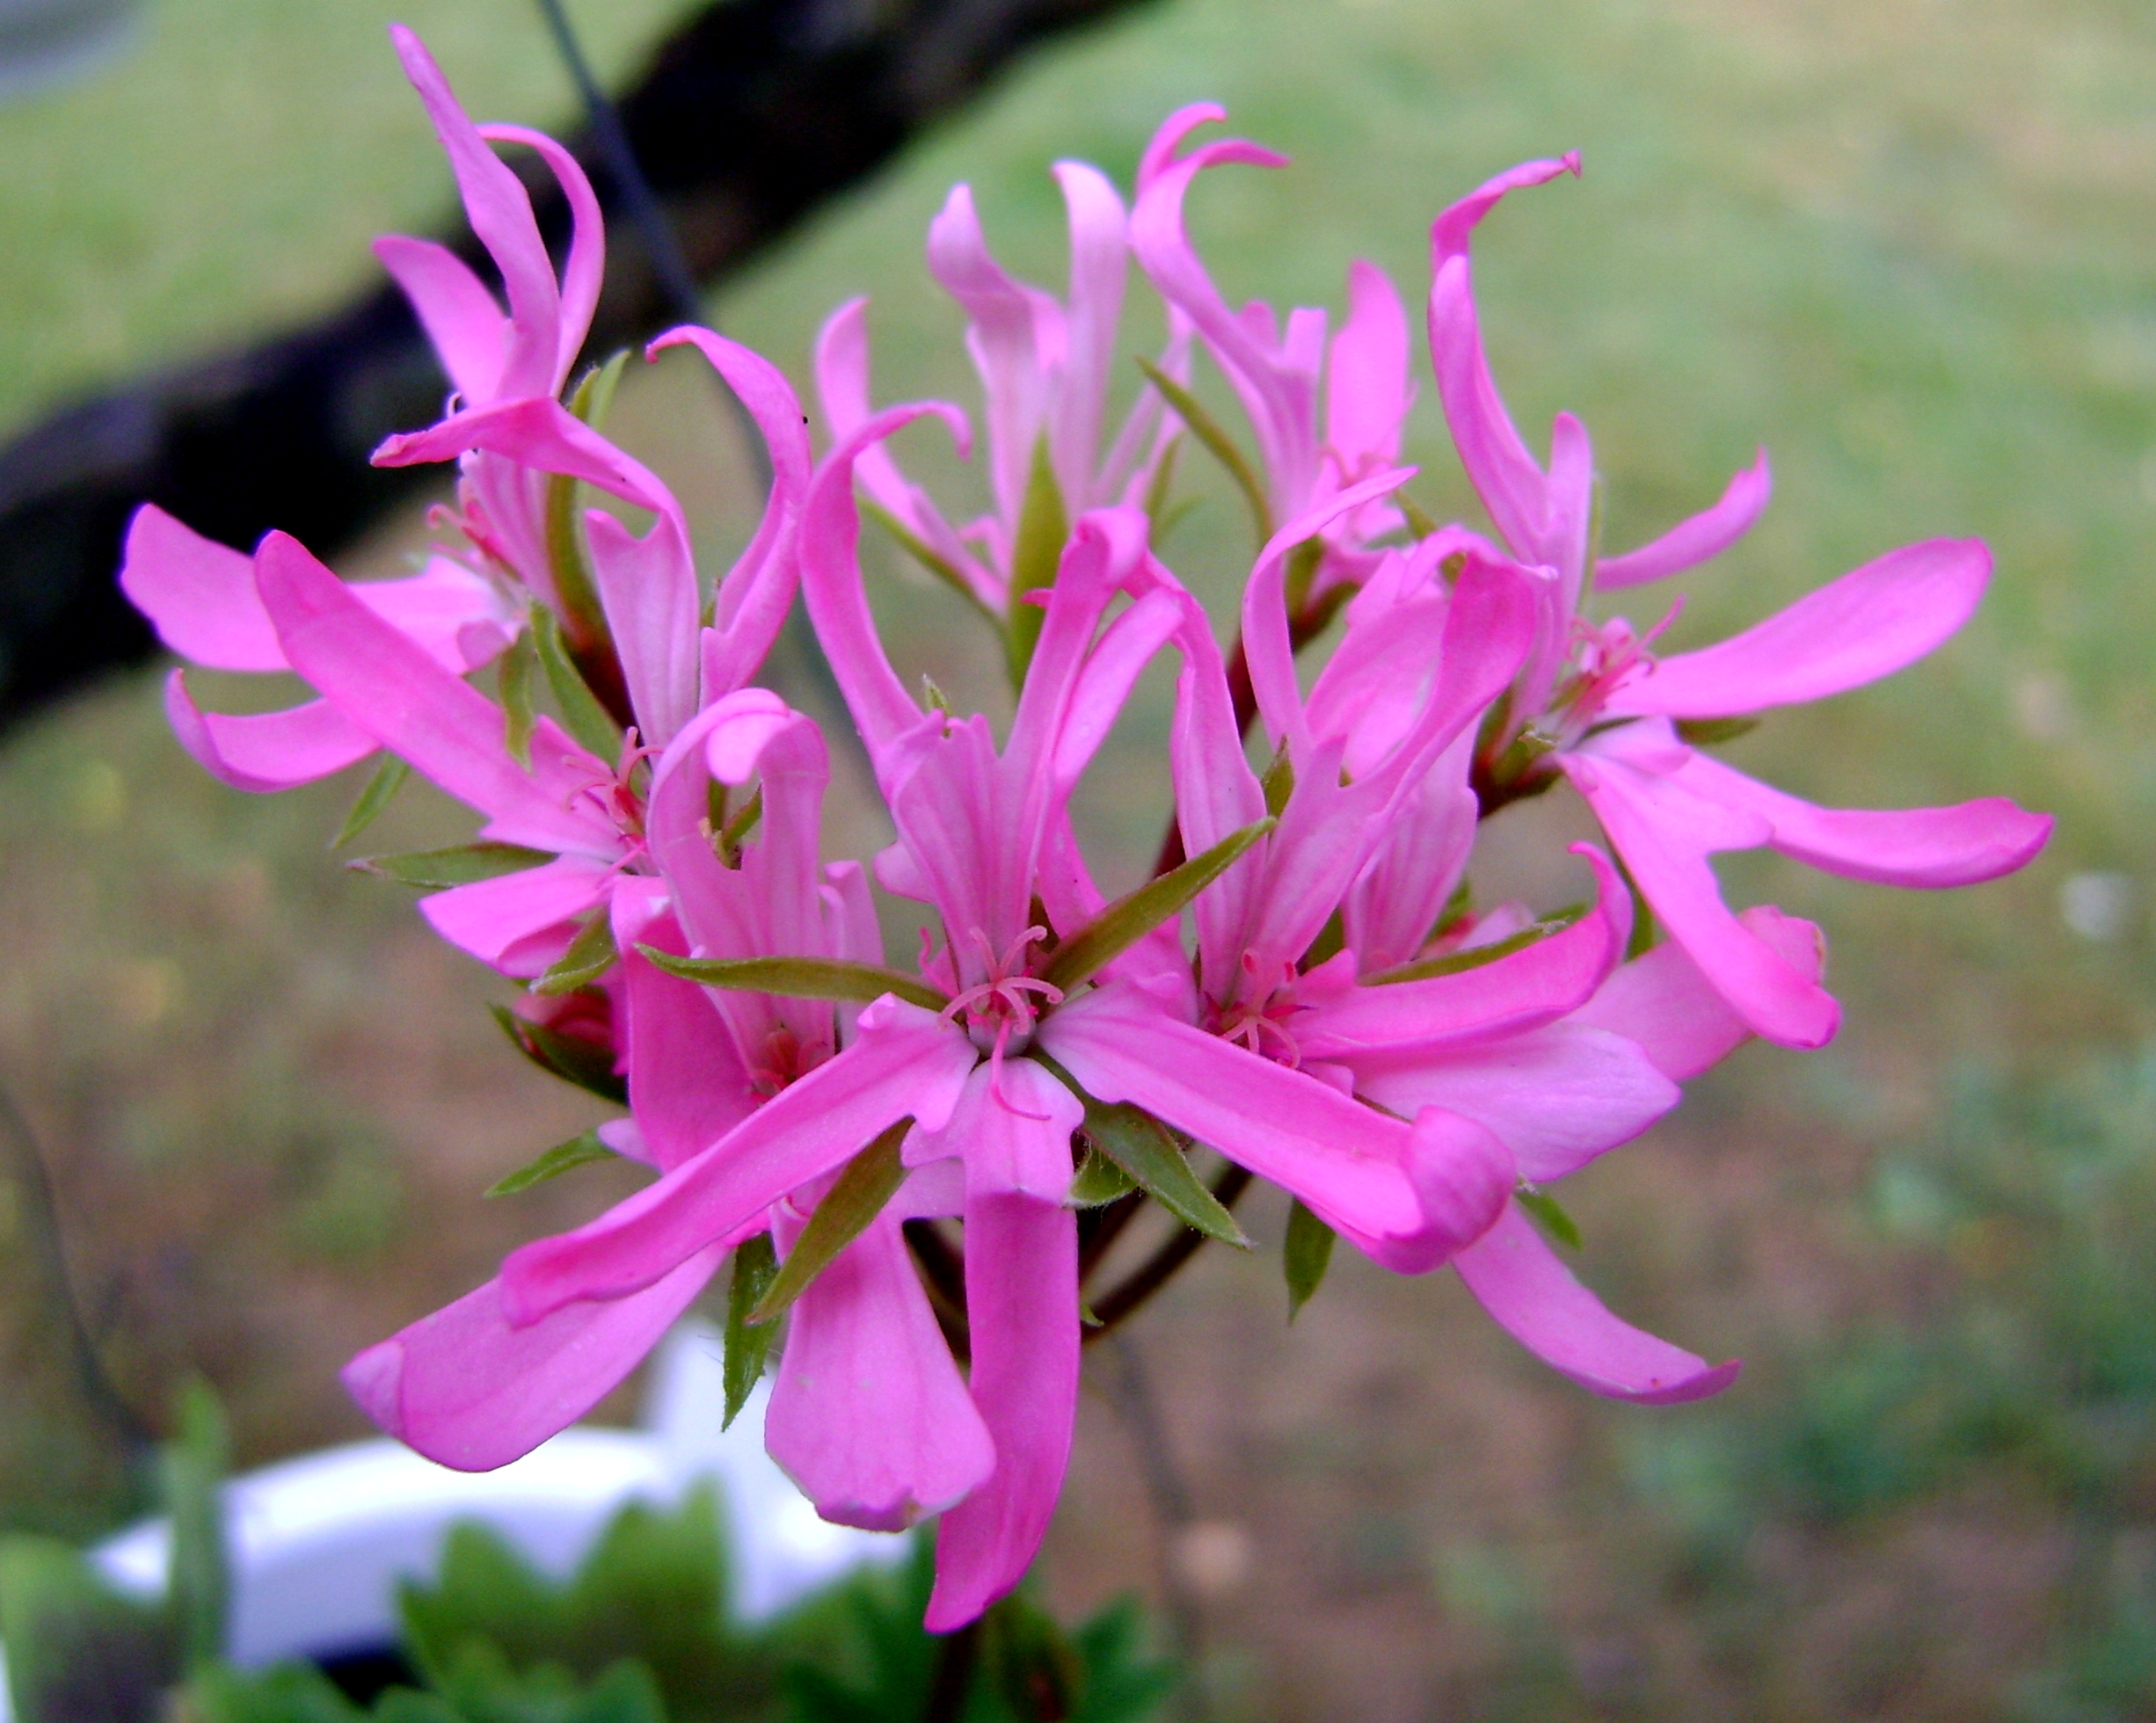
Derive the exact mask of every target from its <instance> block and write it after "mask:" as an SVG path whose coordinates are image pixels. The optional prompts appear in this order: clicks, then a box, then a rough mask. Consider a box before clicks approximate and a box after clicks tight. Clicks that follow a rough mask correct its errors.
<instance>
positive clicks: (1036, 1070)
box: [906, 1059, 1085, 1203]
mask: <svg viewBox="0 0 2156 1723" xmlns="http://www.w3.org/2000/svg"><path fill="white" fill-rule="evenodd" d="M1084 1120H1085V1108H1084V1107H1083V1105H1082V1104H1081V1103H1080V1101H1079V1100H1078V1097H1077V1096H1076V1095H1074V1094H1072V1093H1071V1092H1070V1091H1069V1090H1068V1089H1067V1088H1066V1087H1064V1086H1063V1085H1062V1084H1060V1083H1059V1082H1058V1081H1056V1080H1055V1079H1054V1078H1053V1077H1052V1076H1050V1075H1049V1074H1048V1072H1047V1071H1046V1069H1045V1067H1044V1066H1042V1065H1040V1064H1039V1063H1038V1061H1037V1060H1034V1059H1005V1060H1003V1061H1002V1069H1001V1070H1000V1071H999V1070H998V1069H997V1066H996V1065H994V1064H993V1063H984V1064H982V1065H977V1066H975V1067H974V1070H973V1073H972V1076H971V1077H969V1078H967V1080H966V1084H965V1094H963V1095H962V1096H961V1097H960V1098H959V1101H958V1106H957V1107H956V1108H955V1109H952V1112H951V1120H950V1123H947V1124H945V1125H944V1126H943V1129H942V1130H921V1131H916V1132H914V1135H913V1136H912V1137H911V1138H909V1139H907V1145H906V1159H907V1165H909V1166H918V1165H923V1164H925V1163H927V1162H929V1161H931V1160H943V1159H955V1160H963V1161H964V1163H965V1183H966V1189H968V1190H971V1191H972V1192H974V1193H976V1194H987V1195H990V1196H994V1195H998V1194H1001V1195H1003V1196H1012V1195H1016V1196H1030V1197H1031V1198H1033V1199H1034V1200H1035V1201H1037V1202H1041V1203H1060V1202H1062V1201H1063V1200H1064V1198H1066V1197H1067V1196H1069V1195H1070V1181H1071V1174H1072V1172H1073V1171H1074V1161H1073V1160H1072V1158H1071V1133H1072V1132H1073V1131H1074V1130H1077V1129H1078V1127H1079V1126H1080V1125H1081V1124H1082V1123H1084Z"/></svg>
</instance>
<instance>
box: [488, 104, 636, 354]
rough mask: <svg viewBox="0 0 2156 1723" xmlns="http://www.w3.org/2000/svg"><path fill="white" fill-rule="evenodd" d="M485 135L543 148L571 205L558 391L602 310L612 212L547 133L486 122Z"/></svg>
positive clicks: (558, 346) (549, 167)
mask: <svg viewBox="0 0 2156 1723" xmlns="http://www.w3.org/2000/svg"><path fill="white" fill-rule="evenodd" d="M479 135H480V136H481V137H483V138H487V139H489V140H491V141H492V142H496V143H521V144H522V145H524V146H525V148H527V149H533V150H535V151H537V152H538V155H539V157H540V159H541V160H542V161H543V162H544V163H545V164H547V171H548V172H550V173H551V174H552V175H553V176H554V178H555V182H556V183H557V185H560V186H561V188H562V196H563V197H564V199H566V200H567V201H568V204H569V257H568V259H567V261H566V262H564V264H563V265H562V278H561V316H560V319H559V328H558V330H557V339H556V342H555V348H554V389H553V391H552V392H553V393H555V394H557V395H558V394H560V393H561V389H562V385H563V384H564V383H565V382H567V381H568V379H569V373H570V371H571V369H572V367H574V366H575V364H576V362H577V355H578V354H579V353H581V352H583V350H584V338H585V336H586V335H587V334H589V333H590V332H591V327H592V314H593V313H594V311H596V310H597V309H599V290H600V287H601V286H602V285H603V283H604V281H605V279H606V273H607V222H606V216H605V214H603V213H602V212H601V209H600V207H599V196H598V193H595V192H594V191H593V190H592V182H591V180H590V178H589V177H588V176H586V173H585V171H584V169H583V167H582V165H581V164H579V162H578V161H577V158H576V157H575V156H572V155H571V154H570V153H569V152H568V151H567V150H566V149H564V148H563V147H562V146H561V145H560V144H558V143H557V142H555V141H554V140H553V139H552V138H550V137H549V136H548V135H547V134H545V133H544V132H535V131H533V130H532V129H531V127H528V126H482V127H479Z"/></svg>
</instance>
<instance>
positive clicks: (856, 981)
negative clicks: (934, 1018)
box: [637, 945, 951, 1011]
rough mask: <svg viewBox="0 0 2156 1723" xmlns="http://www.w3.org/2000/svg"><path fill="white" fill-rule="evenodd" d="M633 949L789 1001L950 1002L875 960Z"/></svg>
mask: <svg viewBox="0 0 2156 1723" xmlns="http://www.w3.org/2000/svg"><path fill="white" fill-rule="evenodd" d="M637 950H638V951H640V952H642V953H643V954H644V956H645V957H647V958H649V959H650V960H651V962H652V963H653V964H655V965H656V966H657V967H659V969H662V970H664V971H666V973H667V974H668V975H677V976H679V977H681V979H682V980H684V981H694V982H695V983H696V984H697V985H699V986H703V987H732V988H734V989H736V990H737V991H739V992H747V993H776V994H778V995H779V996H780V997H781V998H782V999H790V1000H861V1001H862V1002H863V1003H866V1002H867V1001H868V1000H878V999H881V998H882V997H883V996H884V995H885V993H896V994H897V995H898V996H899V997H900V999H902V1000H906V1001H907V1003H908V1004H909V1005H918V1006H920V1007H922V1008H923V1009H924V1010H929V1011H941V1010H942V1009H943V1007H945V1006H947V1005H949V1004H950V1003H951V1001H950V1000H947V999H945V998H944V997H943V994H942V993H940V992H937V991H936V989H935V988H933V987H931V986H929V985H928V983H927V982H925V981H921V980H917V979H916V978H914V977H913V976H910V975H907V974H906V973H905V972H904V971H900V970H892V969H884V968H881V967H879V966H878V965H877V964H875V963H843V962H841V960H839V959H838V958H836V957H739V958H728V957H677V956H674V953H673V952H671V951H661V950H659V949H657V948H656V947H653V946H649V945H639V946H638V947H637Z"/></svg>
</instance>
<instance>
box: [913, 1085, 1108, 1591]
mask: <svg viewBox="0 0 2156 1723" xmlns="http://www.w3.org/2000/svg"><path fill="white" fill-rule="evenodd" d="M1016 1063H1018V1064H1021V1065H1023V1064H1024V1063H1025V1061H1023V1060H1020V1061H1017V1062H1016ZM1044 1076H1045V1073H1044ZM1049 1081H1050V1082H1051V1084H1052V1085H1053V1087H1060V1085H1054V1084H1053V1079H1049ZM1068 1093H1069V1092H1068V1091H1067V1090H1066V1091H1065V1094H1066V1095H1067V1094H1068ZM965 1313H966V1324H967V1329H968V1331H969V1333H970V1334H971V1335H972V1351H973V1370H972V1399H973V1404H974V1405H975V1406H976V1407H979V1408H980V1417H981V1421H982V1422H983V1423H985V1424H986V1425H987V1430H988V1434H989V1436H991V1437H992V1438H993V1440H994V1443H995V1470H994V1472H993V1473H991V1474H990V1475H989V1477H988V1478H987V1480H986V1481H985V1482H983V1483H982V1484H981V1485H980V1487H978V1488H976V1489H975V1490H974V1491H973V1492H972V1494H970V1495H968V1496H967V1497H966V1498H965V1501H961V1502H959V1503H958V1506H957V1507H955V1508H953V1509H951V1511H950V1512H949V1513H947V1514H945V1515H944V1516H943V1523H942V1524H941V1525H939V1526H938V1527H937V1529H936V1589H935V1591H934V1592H933V1593H932V1594H931V1595H930V1596H929V1609H928V1616H927V1619H926V1621H925V1622H924V1624H923V1625H925V1626H926V1627H927V1628H928V1630H929V1632H931V1633H943V1632H950V1631H951V1629H952V1628H954V1627H962V1626H964V1625H965V1624H966V1623H967V1622H969V1621H971V1620H972V1619H973V1618H975V1617H977V1616H978V1615H980V1612H981V1611H982V1610H985V1609H987V1607H988V1605H989V1604H990V1603H994V1601H995V1600H996V1599H997V1598H998V1597H1001V1596H1003V1595H1004V1593H1006V1592H1008V1591H1009V1590H1010V1589H1011V1588H1012V1587H1013V1586H1015V1585H1016V1584H1017V1583H1018V1581H1020V1580H1021V1579H1023V1578H1024V1577H1025V1570H1026V1569H1027V1568H1028V1567H1031V1565H1032V1561H1033V1557H1034V1554H1035V1552H1038V1550H1039V1548H1040V1541H1041V1538H1043V1537H1044V1536H1045V1535H1046V1533H1047V1530H1048V1522H1049V1520H1050V1519H1051V1518H1053V1516H1054V1514H1055V1504H1056V1498H1057V1496H1058V1495H1059V1494H1061V1492H1062V1488H1063V1473H1064V1470H1065V1468H1066V1467H1067V1465H1069V1463H1070V1450H1071V1433H1072V1429H1073V1426H1074V1421H1075V1420H1076V1417H1077V1412H1078V1346H1079V1334H1078V1217H1077V1216H1076V1215H1075V1214H1074V1213H1073V1212H1072V1211H1071V1210H1068V1209H1066V1208H1063V1207H1061V1206H1060V1204H1058V1203H1053V1202H1043V1201H1041V1200H1040V1199H1039V1198H1038V1197H1034V1196H1024V1195H1021V1194H1016V1193H1008V1192H995V1191H980V1192H977V1193H975V1194H973V1195H971V1196H968V1198H967V1200H966V1205H965Z"/></svg>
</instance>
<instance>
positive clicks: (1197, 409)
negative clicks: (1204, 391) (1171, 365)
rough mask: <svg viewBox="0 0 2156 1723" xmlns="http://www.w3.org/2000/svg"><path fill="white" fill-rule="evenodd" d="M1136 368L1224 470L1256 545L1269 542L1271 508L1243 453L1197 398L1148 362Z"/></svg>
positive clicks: (1142, 359) (1146, 360)
mask: <svg viewBox="0 0 2156 1723" xmlns="http://www.w3.org/2000/svg"><path fill="white" fill-rule="evenodd" d="M1138 368H1139V369H1140V371H1143V372H1144V373H1145V374H1146V381H1147V382H1149V383H1151V384H1152V385H1153V386H1154V388H1155V389H1158V390H1160V392H1161V398H1162V400H1163V401H1165V402H1167V403H1168V404H1169V406H1170V407H1171V408H1173V409H1174V410H1175V414H1176V418H1179V419H1181V420H1182V421H1183V422H1184V425H1186V426H1187V427H1189V430H1190V433H1191V435H1192V436H1194V437H1196V438H1197V439H1198V441H1199V442H1201V443H1203V444H1205V447H1206V449H1207V451H1208V452H1209V453H1210V454H1212V456H1213V459H1214V460H1215V461H1218V462H1220V464H1221V466H1223V467H1225V468H1226V469H1227V476H1229V477H1230V478H1232V479H1234V480H1235V488H1236V489H1237V490H1238V491H1242V500H1243V501H1244V502H1245V503H1247V504H1249V508H1250V518H1251V520H1253V521H1254V522H1256V527H1257V542H1259V543H1260V544H1264V543H1267V542H1270V541H1271V537H1272V534H1273V524H1272V505H1271V502H1269V501H1268V500H1267V499H1266V497H1265V487H1264V485H1263V484H1261V483H1258V478H1257V474H1256V472H1255V471H1254V470H1253V469H1251V466H1250V463H1249V462H1248V461H1247V460H1245V459H1244V458H1243V454H1242V450H1241V449H1240V448H1238V447H1235V439H1234V438H1232V437H1230V436H1229V435H1228V434H1227V432H1226V431H1224V430H1223V429H1221V427H1220V420H1218V419H1216V418H1213V415H1212V414H1211V413H1209V412H1207V411H1205V408H1204V407H1203V406H1202V405H1201V404H1199V402H1198V397H1197V396H1195V395H1193V394H1191V391H1190V390H1189V389H1185V388H1184V386H1183V385H1182V384H1181V383H1179V382H1176V380H1175V379H1174V378H1173V377H1171V376H1169V374H1168V373H1167V372H1165V371H1163V370H1162V369H1161V367H1159V366H1157V365H1155V364H1154V362H1153V361H1152V360H1149V359H1147V358H1145V357H1143V356H1142V355H1141V356H1140V359H1139V360H1138Z"/></svg>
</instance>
